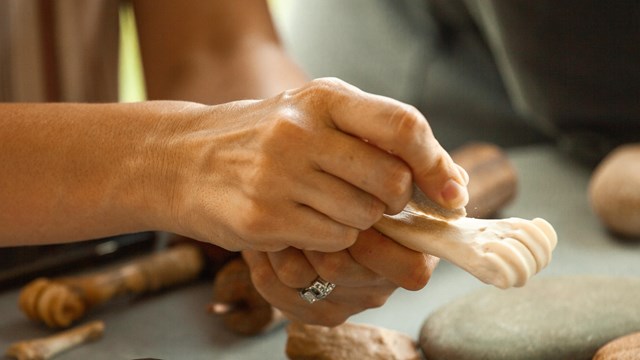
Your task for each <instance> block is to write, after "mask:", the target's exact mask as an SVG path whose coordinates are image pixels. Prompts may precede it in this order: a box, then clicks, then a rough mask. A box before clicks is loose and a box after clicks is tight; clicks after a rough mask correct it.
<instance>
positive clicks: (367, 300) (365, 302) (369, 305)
mask: <svg viewBox="0 0 640 360" xmlns="http://www.w3.org/2000/svg"><path fill="white" fill-rule="evenodd" d="M389 295H391V294H390V293H389V294H385V295H376V294H369V295H368V296H365V297H364V298H363V299H362V301H361V305H362V306H363V307H365V308H366V309H375V308H379V307H381V306H382V305H384V304H385V303H386V302H387V299H388V298H389Z"/></svg>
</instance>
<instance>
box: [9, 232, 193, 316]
mask: <svg viewBox="0 0 640 360" xmlns="http://www.w3.org/2000/svg"><path fill="white" fill-rule="evenodd" d="M203 267H204V259H203V257H202V253H201V251H200V250H199V248H197V247H195V246H193V245H188V244H181V245H177V246H174V247H172V248H170V249H167V250H164V251H161V252H158V253H153V254H149V255H147V256H142V257H138V258H134V259H131V260H130V261H128V262H126V263H124V264H121V265H118V266H116V267H114V268H110V269H106V270H103V271H100V272H96V273H92V274H87V275H81V276H71V277H66V278H58V279H47V278H39V279H36V280H34V281H32V282H30V283H29V284H27V285H26V286H25V287H24V288H23V289H22V291H21V292H20V298H19V302H18V303H19V306H20V309H22V311H23V312H24V313H25V314H26V315H27V316H28V317H29V318H30V319H32V320H34V321H39V322H43V323H44V324H46V325H47V326H49V327H51V328H56V327H68V326H70V325H71V324H72V323H73V322H75V321H76V320H78V319H79V318H81V317H82V316H84V315H85V314H86V312H87V311H89V310H90V309H92V308H94V307H96V306H98V305H101V304H104V303H106V302H108V301H110V300H112V299H114V298H116V297H118V296H121V295H126V294H130V295H139V294H144V293H149V292H153V291H157V290H160V289H164V288H168V287H171V286H175V285H178V284H182V283H186V282H188V281H191V280H193V279H195V278H196V277H198V275H199V274H200V272H201V271H202V269H203Z"/></svg>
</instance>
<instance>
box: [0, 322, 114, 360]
mask: <svg viewBox="0 0 640 360" xmlns="http://www.w3.org/2000/svg"><path fill="white" fill-rule="evenodd" d="M103 332H104V323H103V322H102V321H92V322H90V323H87V324H85V325H80V326H77V327H75V328H72V329H69V330H66V331H62V332H60V333H58V334H55V335H52V336H48V337H45V338H40V339H33V340H26V341H20V342H17V343H14V344H11V345H10V346H9V348H8V349H7V352H6V354H7V356H9V357H12V358H15V359H17V360H46V359H50V358H52V357H54V356H56V355H58V354H60V353H62V352H64V351H67V350H70V349H72V348H74V347H76V346H79V345H82V344H85V343H88V342H90V341H95V340H97V339H99V338H100V337H102V334H103Z"/></svg>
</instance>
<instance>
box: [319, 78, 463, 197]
mask: <svg viewBox="0 0 640 360" xmlns="http://www.w3.org/2000/svg"><path fill="white" fill-rule="evenodd" d="M320 81H321V82H325V83H327V86H331V87H332V88H333V90H332V91H329V92H328V93H329V95H328V99H327V111H328V112H329V115H330V116H331V120H332V121H333V124H334V125H335V126H336V127H337V128H338V129H340V130H341V131H343V132H345V133H348V134H351V135H353V136H356V137H359V138H362V139H364V140H365V141H367V142H369V143H370V144H372V145H375V146H377V147H379V148H381V149H383V150H386V151H388V152H390V153H392V154H394V155H396V156H398V157H399V158H401V159H402V160H404V161H405V162H406V163H407V164H408V165H409V167H410V168H411V171H412V173H413V176H414V179H413V180H414V182H415V183H416V184H417V185H418V187H419V188H420V189H421V190H422V191H423V192H424V193H425V194H426V195H427V196H428V197H429V198H430V199H432V200H433V201H435V202H436V203H438V204H439V205H441V206H443V207H445V208H448V209H455V208H460V207H463V206H465V205H466V204H467V202H468V200H469V194H468V192H467V189H466V179H465V177H464V175H463V174H462V173H461V172H460V170H459V168H458V166H456V165H455V163H454V162H453V160H452V159H451V157H450V156H449V154H448V153H447V152H446V151H445V150H444V148H442V146H441V145H440V143H439V142H438V141H437V140H436V138H435V137H434V135H433V132H432V130H431V127H430V126H429V123H428V122H427V119H426V118H425V117H424V116H423V115H422V114H421V113H420V112H419V111H418V110H417V109H416V108H415V107H413V106H411V105H407V104H404V103H402V102H399V101H396V100H393V99H391V98H388V97H384V96H380V95H373V94H369V93H366V92H364V91H362V90H360V89H358V88H357V87H355V86H353V85H349V84H347V83H345V82H343V81H340V80H338V79H322V80H320Z"/></svg>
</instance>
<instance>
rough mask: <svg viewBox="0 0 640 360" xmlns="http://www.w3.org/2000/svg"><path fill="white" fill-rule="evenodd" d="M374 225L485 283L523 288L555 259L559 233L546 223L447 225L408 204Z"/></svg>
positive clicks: (471, 221)
mask: <svg viewBox="0 0 640 360" xmlns="http://www.w3.org/2000/svg"><path fill="white" fill-rule="evenodd" d="M374 227H375V228H376V229H377V230H378V231H380V232H382V233H383V234H385V235H387V236H389V237H390V238H392V239H394V240H396V241H397V242H399V243H401V244H403V245H404V246H406V247H408V248H411V249H413V250H416V251H420V252H424V253H427V254H431V255H434V256H437V257H440V258H442V259H445V260H447V261H449V262H451V263H453V264H454V265H456V266H458V267H460V268H462V269H464V270H465V271H467V272H469V273H470V274H472V275H474V276H475V277H477V278H478V279H479V280H481V281H482V282H484V283H487V284H492V285H495V286H497V287H499V288H502V289H504V288H508V287H512V286H523V285H524V284H525V283H526V281H527V280H528V279H529V277H531V276H533V275H534V274H536V273H537V272H539V271H540V270H542V269H543V268H544V267H546V266H547V265H548V264H549V262H550V261H551V252H552V251H553V249H554V248H555V246H556V243H557V241H558V240H557V235H556V233H555V231H554V229H553V227H552V226H551V225H550V224H549V223H548V222H546V221H545V220H543V219H539V218H536V219H533V220H531V221H530V220H525V219H520V218H508V219H501V220H485V219H473V218H466V217H465V218H460V219H457V220H453V221H449V222H447V221H442V220H438V219H434V218H432V217H430V216H429V215H428V214H425V213H424V212H422V211H421V209H416V208H413V207H411V206H410V205H409V206H407V207H406V208H405V209H404V210H403V211H402V212H401V213H400V214H397V215H393V216H388V215H385V216H384V217H383V218H382V219H381V220H380V221H378V222H377V223H376V224H374Z"/></svg>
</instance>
